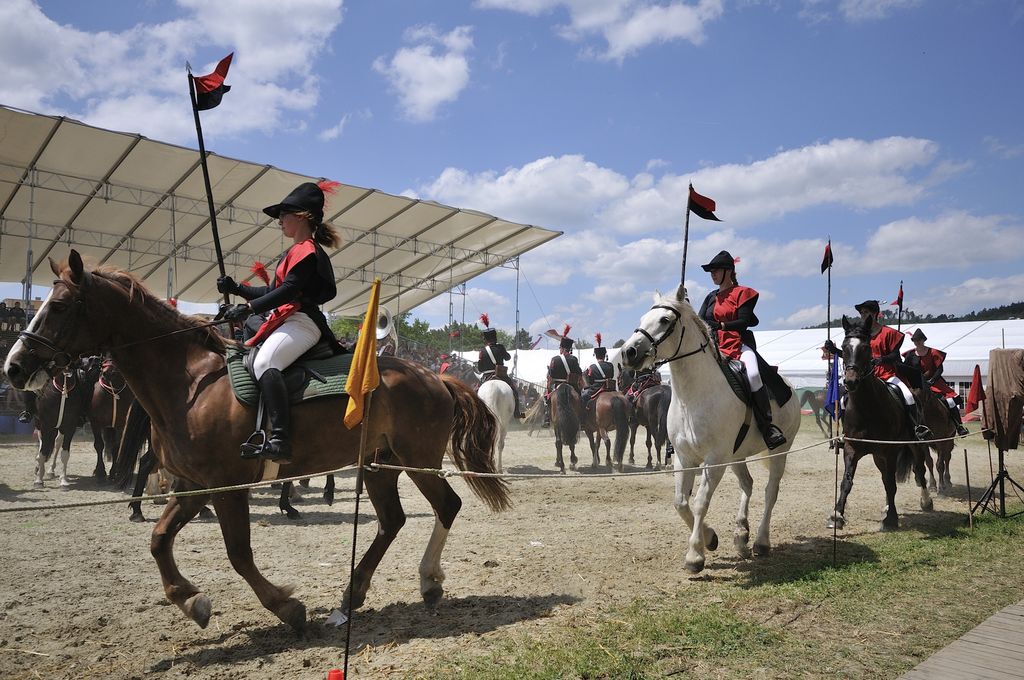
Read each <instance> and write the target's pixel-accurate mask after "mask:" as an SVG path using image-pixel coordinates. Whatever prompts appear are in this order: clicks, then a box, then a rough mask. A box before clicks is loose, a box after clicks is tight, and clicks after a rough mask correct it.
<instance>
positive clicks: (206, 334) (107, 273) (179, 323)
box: [61, 265, 227, 355]
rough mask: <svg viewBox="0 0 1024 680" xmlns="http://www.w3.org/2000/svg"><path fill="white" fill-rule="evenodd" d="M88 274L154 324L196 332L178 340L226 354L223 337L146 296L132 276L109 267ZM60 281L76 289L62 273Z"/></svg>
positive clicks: (198, 319)
mask: <svg viewBox="0 0 1024 680" xmlns="http://www.w3.org/2000/svg"><path fill="white" fill-rule="evenodd" d="M91 273H92V274H93V275H95V276H98V277H99V278H101V279H103V280H104V281H109V282H110V283H113V284H115V285H117V286H118V287H120V288H123V289H124V290H125V292H126V293H127V294H128V302H129V303H132V304H138V305H140V306H142V307H144V308H145V309H146V310H147V311H148V312H149V313H150V316H152V318H153V320H154V321H158V322H163V323H167V324H170V325H172V326H175V327H177V328H195V329H196V330H197V331H198V333H195V334H193V333H186V334H183V335H182V336H181V337H182V339H183V340H185V341H191V342H196V343H198V344H200V345H202V346H203V347H205V348H206V349H208V350H210V351H212V352H216V353H217V354H221V355H224V354H227V343H226V342H225V340H224V337H223V336H222V335H221V334H220V333H218V332H216V331H215V330H214V328H213V326H205V327H204V326H203V324H205V323H206V319H204V318H202V317H200V316H194V315H191V314H182V313H181V312H179V311H178V310H177V309H175V308H174V307H172V306H171V305H170V304H169V303H167V302H166V301H164V300H162V299H160V298H158V297H157V296H155V295H153V294H152V293H151V292H149V289H147V288H146V286H145V284H143V283H142V281H141V280H140V279H139V278H138V277H137V276H136V275H135V274H132V273H131V272H126V271H124V270H123V269H118V268H117V267H114V266H112V265H101V266H99V267H97V268H96V269H94V270H92V272H91ZM61 279H62V280H63V281H64V282H65V283H66V284H67V285H68V286H69V287H70V288H72V289H74V290H77V288H78V286H76V285H75V284H74V283H73V282H72V281H71V277H70V276H69V275H68V272H67V270H66V269H65V271H64V273H63V274H62V276H61ZM197 336H198V337H197Z"/></svg>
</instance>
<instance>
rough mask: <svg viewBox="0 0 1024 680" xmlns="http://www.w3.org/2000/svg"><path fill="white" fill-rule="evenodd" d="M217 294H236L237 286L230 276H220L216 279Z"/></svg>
mask: <svg viewBox="0 0 1024 680" xmlns="http://www.w3.org/2000/svg"><path fill="white" fill-rule="evenodd" d="M217 292H218V293H226V294H229V295H233V294H235V293H237V292H238V284H237V283H235V280H234V279H233V278H231V277H230V276H220V277H218V278H217Z"/></svg>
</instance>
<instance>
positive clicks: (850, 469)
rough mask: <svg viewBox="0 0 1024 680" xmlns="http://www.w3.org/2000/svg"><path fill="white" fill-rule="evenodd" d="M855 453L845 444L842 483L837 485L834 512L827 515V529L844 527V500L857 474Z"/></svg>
mask: <svg viewBox="0 0 1024 680" xmlns="http://www.w3.org/2000/svg"><path fill="white" fill-rule="evenodd" d="M857 460H858V456H857V452H856V451H854V450H853V448H852V447H851V446H850V445H849V444H847V445H846V447H845V448H844V449H843V481H842V482H840V484H839V500H837V501H836V507H835V510H833V511H832V514H831V515H829V518H828V521H827V522H826V523H825V526H826V527H828V528H829V529H842V528H843V527H845V526H846V499H847V498H848V497H849V496H850V491H851V490H853V477H854V475H856V474H857Z"/></svg>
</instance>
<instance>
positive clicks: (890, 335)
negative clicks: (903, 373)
mask: <svg viewBox="0 0 1024 680" xmlns="http://www.w3.org/2000/svg"><path fill="white" fill-rule="evenodd" d="M901 344H903V333H900V332H899V331H898V330H896V329H895V328H889V327H888V326H882V330H880V331H879V332H878V335H876V336H875V337H873V338H871V357H872V358H874V359H877V358H878V357H880V356H883V355H885V354H890V353H892V352H895V351H896V350H898V349H899V348H900V345H901ZM874 373H875V377H876V378H879V379H880V380H888V379H889V378H891V377H893V376H894V375H896V368H895V367H894V366H892V365H891V364H879V365H877V366H875V370H874Z"/></svg>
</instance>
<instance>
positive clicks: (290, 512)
mask: <svg viewBox="0 0 1024 680" xmlns="http://www.w3.org/2000/svg"><path fill="white" fill-rule="evenodd" d="M281 512H283V513H284V514H285V515H286V516H287V517H288V519H302V515H300V514H299V511H298V510H296V509H295V508H285V509H283V510H281Z"/></svg>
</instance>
